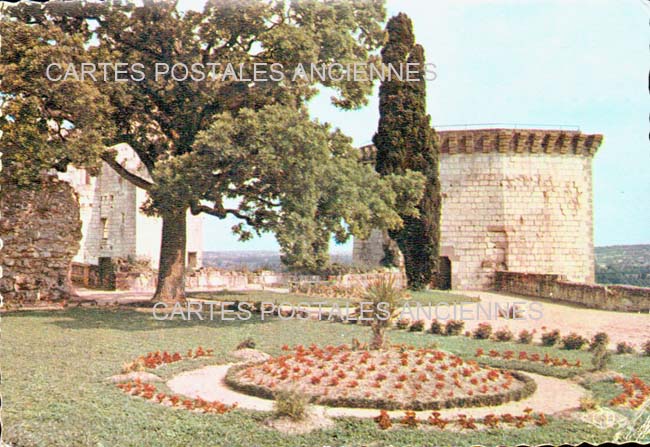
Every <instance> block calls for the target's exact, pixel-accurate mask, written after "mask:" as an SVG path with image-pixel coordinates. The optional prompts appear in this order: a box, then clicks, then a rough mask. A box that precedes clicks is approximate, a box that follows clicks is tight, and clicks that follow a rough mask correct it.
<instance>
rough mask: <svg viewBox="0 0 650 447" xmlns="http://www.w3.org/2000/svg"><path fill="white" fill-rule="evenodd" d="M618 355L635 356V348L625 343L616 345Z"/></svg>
mask: <svg viewBox="0 0 650 447" xmlns="http://www.w3.org/2000/svg"><path fill="white" fill-rule="evenodd" d="M616 353H617V354H634V346H632V345H631V344H629V343H626V342H624V341H622V342H620V343H618V344H617V345H616Z"/></svg>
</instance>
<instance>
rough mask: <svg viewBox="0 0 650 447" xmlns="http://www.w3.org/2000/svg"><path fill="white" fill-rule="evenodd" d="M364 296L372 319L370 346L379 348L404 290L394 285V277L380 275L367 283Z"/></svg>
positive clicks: (383, 341) (383, 342)
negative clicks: (369, 304) (368, 303)
mask: <svg viewBox="0 0 650 447" xmlns="http://www.w3.org/2000/svg"><path fill="white" fill-rule="evenodd" d="M366 296H367V299H368V300H369V302H370V303H371V309H370V315H371V316H372V321H371V323H370V328H371V329H372V340H371V342H370V348H371V349H381V348H383V347H384V346H385V344H386V337H385V333H386V329H387V328H389V327H390V325H391V322H392V321H393V319H394V318H395V316H396V314H397V312H398V306H399V303H400V302H401V301H402V298H403V296H404V292H403V291H402V290H401V289H399V288H398V287H396V285H395V278H393V277H390V278H386V277H381V278H379V279H377V280H375V281H373V282H372V283H371V284H370V285H369V287H368V291H367V295H366ZM398 324H399V322H398ZM407 324H408V323H407Z"/></svg>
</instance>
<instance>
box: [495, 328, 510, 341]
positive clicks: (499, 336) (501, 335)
mask: <svg viewBox="0 0 650 447" xmlns="http://www.w3.org/2000/svg"><path fill="white" fill-rule="evenodd" d="M514 337H515V336H514V334H513V333H512V331H511V330H510V329H508V328H507V327H504V328H501V329H499V330H497V331H495V332H494V339H495V340H497V341H510V340H512V339H513V338H514Z"/></svg>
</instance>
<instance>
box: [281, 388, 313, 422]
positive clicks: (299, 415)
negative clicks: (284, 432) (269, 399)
mask: <svg viewBox="0 0 650 447" xmlns="http://www.w3.org/2000/svg"><path fill="white" fill-rule="evenodd" d="M273 397H274V398H275V402H274V404H273V410H274V412H275V415H276V416H277V417H283V416H285V417H288V418H290V419H292V420H294V421H300V420H302V419H304V418H305V416H306V415H307V406H308V404H309V398H308V397H307V396H306V395H305V394H303V393H301V392H300V391H298V390H295V389H283V390H278V391H276V392H275V393H274V396H273Z"/></svg>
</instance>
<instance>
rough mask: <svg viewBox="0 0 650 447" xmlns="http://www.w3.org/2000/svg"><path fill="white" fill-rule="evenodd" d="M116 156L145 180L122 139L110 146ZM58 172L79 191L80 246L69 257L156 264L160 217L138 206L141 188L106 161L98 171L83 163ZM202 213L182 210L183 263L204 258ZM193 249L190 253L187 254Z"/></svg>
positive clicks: (197, 262) (92, 261) (143, 193)
mask: <svg viewBox="0 0 650 447" xmlns="http://www.w3.org/2000/svg"><path fill="white" fill-rule="evenodd" d="M114 148H115V149H116V151H117V155H116V160H117V161H118V162H119V163H120V164H121V165H122V166H123V167H124V168H126V169H127V170H128V171H129V172H132V173H134V174H136V175H138V176H140V177H142V178H144V179H147V180H150V176H149V175H148V173H147V170H146V169H145V167H144V165H143V164H142V163H141V162H140V159H139V158H138V156H137V154H136V153H135V152H134V151H133V150H132V149H131V148H130V147H129V146H128V145H126V144H119V145H117V146H115V147H114ZM59 178H60V179H62V180H65V181H67V182H69V183H70V184H71V185H72V186H73V187H74V188H75V191H76V192H77V194H78V195H79V203H80V209H81V211H80V212H81V220H82V222H83V226H82V233H83V237H82V240H81V248H80V250H79V252H78V253H77V255H76V256H75V259H74V261H75V262H77V263H79V264H90V265H98V264H99V258H110V259H111V260H116V259H120V258H121V259H126V258H132V259H137V260H146V261H148V262H149V263H150V265H151V267H152V268H157V266H158V261H159V256H160V239H161V235H162V219H160V218H158V217H153V216H147V215H145V214H144V213H143V212H142V211H141V206H142V204H143V203H144V202H145V201H146V199H147V193H146V191H144V190H142V189H140V188H136V187H135V186H134V185H133V184H132V183H129V182H128V181H127V180H124V179H123V178H122V177H121V176H120V175H118V174H117V173H116V172H115V171H114V170H113V169H112V168H111V167H110V166H109V165H108V164H107V163H102V164H101V169H100V171H99V175H98V176H96V177H93V176H91V175H90V174H89V173H88V172H87V171H86V170H85V169H77V168H74V167H72V166H70V167H68V170H67V171H66V172H65V173H61V174H59ZM202 235H203V218H202V216H194V215H192V214H191V213H190V212H188V213H187V253H188V259H186V261H187V263H188V265H189V264H190V263H192V264H193V265H194V266H196V267H200V266H201V265H202V262H203V250H202V245H203V238H202ZM190 253H192V255H190Z"/></svg>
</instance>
